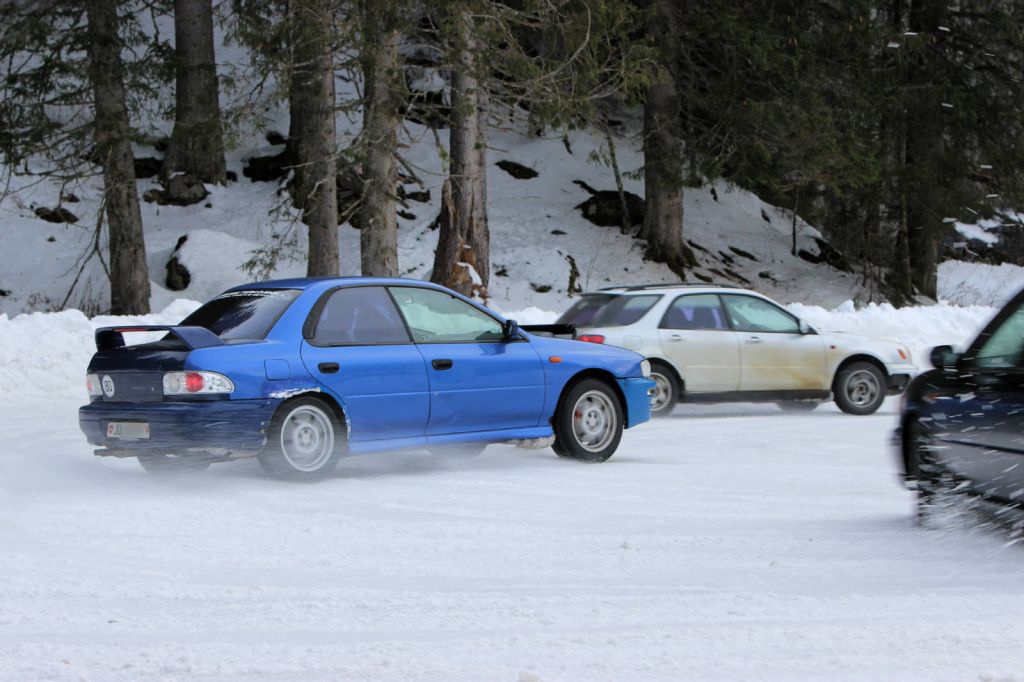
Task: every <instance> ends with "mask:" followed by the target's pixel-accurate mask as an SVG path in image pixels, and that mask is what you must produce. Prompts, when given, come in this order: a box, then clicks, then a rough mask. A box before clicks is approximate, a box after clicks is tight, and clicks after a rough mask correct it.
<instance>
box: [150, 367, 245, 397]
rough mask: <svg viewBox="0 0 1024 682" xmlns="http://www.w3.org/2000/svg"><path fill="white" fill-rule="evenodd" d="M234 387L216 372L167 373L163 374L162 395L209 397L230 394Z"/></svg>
mask: <svg viewBox="0 0 1024 682" xmlns="http://www.w3.org/2000/svg"><path fill="white" fill-rule="evenodd" d="M234 390H235V385H234V384H233V383H232V382H231V379H228V378H227V377H226V376H224V375H223V374H217V373H216V372H167V373H166V374H164V395H209V394H216V393H231V392H233V391H234Z"/></svg>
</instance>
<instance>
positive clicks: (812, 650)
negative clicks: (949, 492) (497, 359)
mask: <svg viewBox="0 0 1024 682" xmlns="http://www.w3.org/2000/svg"><path fill="white" fill-rule="evenodd" d="M76 404H77V403H74V402H69V401H67V400H64V401H61V402H58V403H56V404H49V405H48V404H45V403H43V402H41V401H29V402H28V403H27V404H10V403H8V404H6V405H4V407H3V410H2V411H0V414H2V415H3V417H2V420H3V424H4V427H3V434H4V440H5V443H4V445H3V446H2V447H0V452H2V455H0V679H2V680H12V681H13V680H17V681H19V682H24V681H27V680H44V679H45V680H144V679H161V680H185V679H189V680H256V679H259V680H294V681H300V680H301V681H309V680H396V681H398V680H401V681H403V682H407V681H412V680H445V681H452V680H473V681H479V680H487V681H490V680H507V681H509V682H516V681H519V680H542V681H544V682H548V681H551V680H567V681H568V680H681V679H695V680H755V679H767V680H800V679H808V680H810V679H830V680H907V679H911V680H978V679H999V680H1004V679H1006V680H1009V679H1015V678H1014V677H1013V676H1014V675H1024V649H1022V648H1021V647H1020V643H1021V641H1024V599H1021V595H1022V594H1024V554H1022V551H1021V550H1020V548H1019V547H1017V546H1015V545H1012V544H1010V543H1008V542H1007V539H1006V538H1005V537H1000V535H999V534H998V533H988V532H984V531H979V530H972V529H969V528H960V529H957V528H951V529H947V530H943V531H922V530H918V529H916V528H914V527H913V525H912V523H911V520H910V515H911V498H910V494H909V493H907V492H905V491H903V490H902V489H901V488H899V486H898V485H897V483H896V481H895V478H894V465H893V461H892V455H891V453H890V450H889V447H888V438H889V433H890V431H891V429H892V426H893V424H894V421H895V414H894V412H895V404H894V403H892V402H891V401H890V403H887V404H886V405H885V406H884V407H883V409H882V411H881V412H879V413H878V414H877V415H875V416H872V417H849V416H845V415H842V414H840V413H839V412H838V411H836V410H835V408H834V407H832V406H831V405H830V406H825V407H822V408H819V410H818V411H815V412H813V413H810V414H803V415H791V414H783V413H781V412H779V411H778V410H777V409H776V408H775V407H773V406H750V405H742V406H723V407H713V408H677V410H676V412H675V414H674V415H673V416H672V417H670V418H668V419H665V420H661V421H657V422H653V423H651V424H647V425H644V426H642V427H639V428H637V429H635V430H630V431H628V432H627V433H626V435H625V437H624V439H623V442H622V447H621V448H620V450H619V452H618V453H617V454H616V455H615V456H614V457H613V458H612V459H611V460H610V461H608V462H607V463H605V464H601V465H584V464H579V463H576V462H572V461H564V460H560V459H557V458H556V457H555V456H554V455H553V454H552V453H551V451H550V450H542V451H528V450H521V449H516V448H512V447H507V446H491V447H490V448H488V449H487V450H486V452H485V453H484V454H483V455H482V456H481V457H479V458H477V459H473V460H468V461H453V460H439V459H436V458H433V457H431V456H430V455H429V454H427V453H423V452H415V453H403V454H391V455H369V456H365V457H362V458H353V459H351V460H348V461H347V462H346V463H343V464H342V466H341V468H340V470H339V474H338V476H337V477H335V478H333V479H331V480H328V481H324V482H321V483H316V484H312V485H301V484H289V483H282V482H279V481H275V480H270V479H267V478H265V477H264V476H263V475H262V473H261V472H260V471H259V469H258V467H257V466H256V465H255V463H253V462H242V463H237V464H233V465H220V466H215V467H213V468H211V469H210V470H209V471H207V472H205V473H203V474H198V475H194V476H190V477H187V478H182V479H170V480H164V479H158V478H153V477H151V476H149V475H148V474H146V473H145V472H143V471H142V470H141V468H139V467H138V465H137V464H135V463H134V462H121V461H106V460H103V461H101V460H97V459H95V458H94V457H92V455H91V451H90V449H89V448H88V447H87V446H86V444H85V442H84V440H83V438H82V437H81V436H80V434H79V432H78V428H77V424H76V421H75V411H74V410H75V407H76ZM1016 679H1021V678H1016Z"/></svg>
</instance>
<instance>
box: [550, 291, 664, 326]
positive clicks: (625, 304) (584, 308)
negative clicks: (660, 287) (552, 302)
mask: <svg viewBox="0 0 1024 682" xmlns="http://www.w3.org/2000/svg"><path fill="white" fill-rule="evenodd" d="M659 298H661V295H660V294H651V295H643V296H621V295H619V294H587V295H586V296H584V297H583V298H581V299H580V300H578V301H576V303H574V304H573V306H572V307H571V308H569V309H568V310H566V311H565V312H564V313H563V314H562V316H561V317H559V318H558V324H574V325H576V326H577V327H624V326H626V325H630V324H633V323H634V322H636V321H637V320H639V319H640V318H641V317H643V316H644V315H646V314H647V311H648V310H650V309H651V308H653V307H654V304H655V303H657V302H658V299H659Z"/></svg>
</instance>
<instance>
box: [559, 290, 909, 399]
mask: <svg viewBox="0 0 1024 682" xmlns="http://www.w3.org/2000/svg"><path fill="white" fill-rule="evenodd" d="M558 322H559V323H563V324H573V325H575V326H576V328H577V330H578V332H579V339H580V340H581V341H591V342H595V343H607V344H612V345H616V346H622V347H623V348H629V349H630V350H634V351H636V352H638V353H641V354H643V355H644V356H646V357H647V359H648V360H649V361H650V363H651V379H654V381H655V382H656V384H657V387H656V388H655V389H654V393H653V394H652V396H651V412H652V413H653V414H655V415H664V414H667V413H669V412H671V411H672V408H673V407H674V406H675V403H676V402H677V401H679V400H682V401H685V402H726V401H743V402H754V401H770V402H775V403H778V405H779V406H780V407H782V408H783V409H793V410H813V409H814V407H815V406H816V405H817V404H818V403H819V402H821V401H823V400H828V399H829V398H834V399H835V401H836V404H837V405H838V406H839V408H840V409H841V410H843V411H844V412H848V413H850V414H871V413H872V412H874V411H875V410H877V409H878V407H879V406H880V405H881V404H882V401H883V400H884V399H885V396H886V395H887V394H888V395H895V394H898V393H901V392H902V391H903V389H904V388H905V387H906V385H907V382H908V381H909V380H910V377H911V376H912V375H914V374H916V373H917V368H916V367H915V366H914V364H913V363H912V362H911V359H910V352H909V351H908V350H907V347H906V346H904V345H902V344H899V343H897V342H895V341H889V340H888V339H879V338H872V337H868V336H860V335H857V334H845V333H823V332H817V331H815V330H814V329H813V328H812V327H811V326H810V325H809V324H807V323H806V322H804V321H803V320H801V319H799V318H797V317H796V316H794V315H793V314H791V313H789V312H788V311H786V310H785V309H783V308H782V307H781V306H780V305H779V304H777V303H775V302H774V301H772V300H771V299H769V298H767V297H766V296H762V295H761V294H758V293H757V292H754V291H749V290H746V289H740V288H736V287H730V286H722V285H711V284H704V285H686V284H672V285H663V284H662V285H646V286H629V287H616V288H611V289H602V290H600V291H597V292H593V293H587V294H583V296H582V298H580V300H579V301H577V302H576V303H575V305H573V306H572V307H571V308H569V310H567V311H566V312H565V313H564V314H563V315H562V316H561V317H560V318H559V319H558Z"/></svg>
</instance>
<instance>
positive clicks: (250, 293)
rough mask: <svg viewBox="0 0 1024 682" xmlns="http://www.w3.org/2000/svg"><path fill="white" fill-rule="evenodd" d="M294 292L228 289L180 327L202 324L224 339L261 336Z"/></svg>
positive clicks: (289, 290)
mask: <svg viewBox="0 0 1024 682" xmlns="http://www.w3.org/2000/svg"><path fill="white" fill-rule="evenodd" d="M298 295H299V291H298V290H297V289H252V290H246V291H228V292H226V293H223V294H221V295H220V296H218V297H217V298H215V299H213V300H212V301H210V302H209V303H206V304H205V305H203V306H202V307H201V308H199V309H198V310H196V311H195V312H194V313H192V314H191V315H189V316H188V317H186V318H185V319H184V320H182V321H181V326H183V327H205V328H207V329H209V330H210V331H211V332H213V333H214V334H216V335H217V336H219V337H220V338H222V339H224V340H225V341H227V340H231V339H262V338H264V337H265V336H266V335H267V332H269V331H270V328H271V327H272V326H274V322H276V321H277V318H279V317H280V316H281V313H283V312H284V311H285V309H286V308H287V307H288V306H289V305H291V302H292V301H294V300H295V299H296V298H297V297H298Z"/></svg>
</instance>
